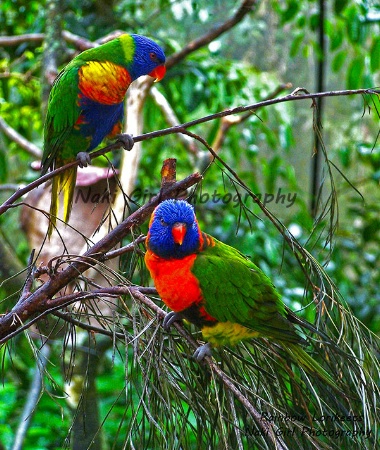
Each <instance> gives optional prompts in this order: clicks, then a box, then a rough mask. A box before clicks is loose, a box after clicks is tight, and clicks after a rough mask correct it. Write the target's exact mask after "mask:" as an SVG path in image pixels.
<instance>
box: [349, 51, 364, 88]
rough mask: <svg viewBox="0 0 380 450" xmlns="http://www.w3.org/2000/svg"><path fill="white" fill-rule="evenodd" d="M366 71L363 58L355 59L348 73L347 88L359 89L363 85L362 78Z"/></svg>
mask: <svg viewBox="0 0 380 450" xmlns="http://www.w3.org/2000/svg"><path fill="white" fill-rule="evenodd" d="M363 70H364V61H363V59H362V58H356V59H354V60H353V61H352V62H351V64H350V66H349V68H348V71H347V88H348V89H358V88H359V86H360V84H361V82H360V81H361V77H362V73H363Z"/></svg>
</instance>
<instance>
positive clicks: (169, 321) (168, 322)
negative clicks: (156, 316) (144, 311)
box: [162, 311, 183, 330]
mask: <svg viewBox="0 0 380 450" xmlns="http://www.w3.org/2000/svg"><path fill="white" fill-rule="evenodd" d="M182 319H183V315H182V314H181V313H176V312H174V311H171V312H170V313H168V314H166V316H165V317H164V320H163V321H162V326H163V327H164V329H165V330H168V329H169V328H170V327H171V326H172V325H173V323H174V322H178V321H179V320H182Z"/></svg>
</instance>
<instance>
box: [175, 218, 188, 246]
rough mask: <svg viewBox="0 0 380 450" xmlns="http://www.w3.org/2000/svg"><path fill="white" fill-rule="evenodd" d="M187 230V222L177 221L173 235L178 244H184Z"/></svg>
mask: <svg viewBox="0 0 380 450" xmlns="http://www.w3.org/2000/svg"><path fill="white" fill-rule="evenodd" d="M186 231H187V229H186V224H185V223H182V222H177V223H175V224H174V225H173V227H172V235H173V239H174V242H175V243H176V244H179V245H182V242H183V240H184V239H185V235H186Z"/></svg>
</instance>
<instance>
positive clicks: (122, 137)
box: [116, 134, 135, 151]
mask: <svg viewBox="0 0 380 450" xmlns="http://www.w3.org/2000/svg"><path fill="white" fill-rule="evenodd" d="M116 142H121V144H122V146H123V148H124V150H128V151H129V150H132V148H133V146H134V145H135V141H134V139H133V136H132V135H131V134H118V135H116Z"/></svg>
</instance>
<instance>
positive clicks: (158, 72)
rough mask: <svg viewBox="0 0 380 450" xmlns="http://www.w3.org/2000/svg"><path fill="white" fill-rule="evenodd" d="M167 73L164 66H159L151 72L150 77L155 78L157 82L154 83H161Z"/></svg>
mask: <svg viewBox="0 0 380 450" xmlns="http://www.w3.org/2000/svg"><path fill="white" fill-rule="evenodd" d="M165 73H166V67H165V65H164V64H162V66H157V67H156V68H155V69H153V70H152V72H150V74H149V76H151V77H153V78H154V79H155V80H154V82H155V83H156V82H157V81H160V80H162V79H163V78H164V76H165Z"/></svg>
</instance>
